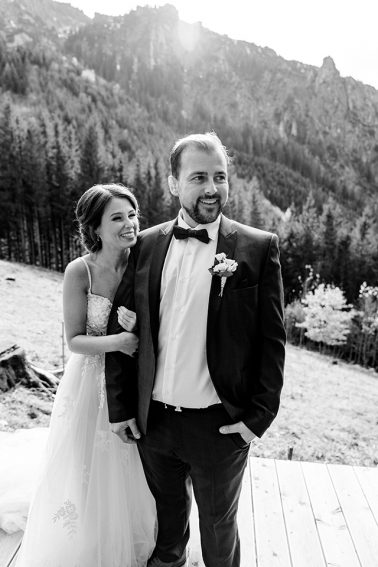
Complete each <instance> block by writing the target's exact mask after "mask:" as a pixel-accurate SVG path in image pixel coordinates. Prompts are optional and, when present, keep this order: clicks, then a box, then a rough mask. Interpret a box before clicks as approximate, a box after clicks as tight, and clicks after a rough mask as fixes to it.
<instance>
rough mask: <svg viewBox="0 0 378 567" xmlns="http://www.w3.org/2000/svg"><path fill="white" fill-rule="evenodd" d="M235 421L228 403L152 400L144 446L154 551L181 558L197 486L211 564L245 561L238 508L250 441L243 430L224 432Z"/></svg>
mask: <svg viewBox="0 0 378 567" xmlns="http://www.w3.org/2000/svg"><path fill="white" fill-rule="evenodd" d="M230 423H232V421H231V419H230V417H229V415H228V414H227V412H226V410H225V409H224V407H223V405H222V404H215V405H213V406H210V407H209V408H204V409H186V408H182V411H175V408H174V407H173V406H165V404H163V403H161V402H155V401H152V402H151V407H150V413H149V418H148V429H147V435H146V436H144V437H143V438H142V439H141V440H140V441H138V447H139V452H140V455H141V459H142V463H143V466H144V470H145V474H146V478H147V482H148V484H149V487H150V490H151V492H152V494H153V495H154V497H155V500H156V507H157V517H158V535H157V542H156V548H155V552H154V554H156V555H157V556H158V557H159V559H161V560H162V561H166V562H171V561H176V560H177V559H179V558H180V557H181V556H182V554H183V552H184V550H185V547H186V545H187V543H188V540H189V517H190V508H191V497H192V487H193V492H194V496H195V499H196V502H197V506H198V511H199V526H200V534H201V547H202V556H203V560H204V563H205V565H206V567H239V565H240V541H239V535H238V528H237V523H236V514H237V507H238V500H239V496H240V491H241V485H242V479H243V474H244V470H245V467H246V464H247V457H248V450H249V445H248V444H247V443H245V442H244V440H243V438H242V437H241V436H240V435H239V434H238V433H232V434H229V435H223V434H221V433H219V428H220V427H221V426H222V425H229V424H230Z"/></svg>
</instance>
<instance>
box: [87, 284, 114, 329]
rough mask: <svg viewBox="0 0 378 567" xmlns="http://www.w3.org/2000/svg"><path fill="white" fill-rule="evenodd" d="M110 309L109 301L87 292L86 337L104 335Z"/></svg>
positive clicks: (110, 303)
mask: <svg viewBox="0 0 378 567" xmlns="http://www.w3.org/2000/svg"><path fill="white" fill-rule="evenodd" d="M111 308H112V302H111V301H110V299H108V298H107V297H103V296H102V295H96V294H95V293H92V292H91V291H88V303H87V335H92V336H98V335H106V328H107V325H108V319H109V315H110V310H111Z"/></svg>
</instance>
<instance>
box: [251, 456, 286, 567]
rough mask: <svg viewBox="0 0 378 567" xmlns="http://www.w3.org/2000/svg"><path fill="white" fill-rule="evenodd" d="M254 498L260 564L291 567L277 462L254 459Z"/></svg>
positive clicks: (252, 468) (261, 566)
mask: <svg viewBox="0 0 378 567" xmlns="http://www.w3.org/2000/svg"><path fill="white" fill-rule="evenodd" d="M251 477H252V499H253V510H254V519H255V537H256V555H257V564H258V566H259V567H276V566H277V567H291V561H290V554H289V548H288V542H287V534H286V527H285V522H284V517H283V512H282V505H281V496H280V491H279V484H278V478H277V472H276V466H275V462H274V461H273V460H271V459H262V458H252V459H251Z"/></svg>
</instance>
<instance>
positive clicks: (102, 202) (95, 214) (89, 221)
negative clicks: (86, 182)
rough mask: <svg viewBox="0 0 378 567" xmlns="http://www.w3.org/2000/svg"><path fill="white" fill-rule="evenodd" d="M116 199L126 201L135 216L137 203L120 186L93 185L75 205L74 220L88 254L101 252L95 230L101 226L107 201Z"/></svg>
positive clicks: (100, 243) (128, 192)
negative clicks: (132, 208) (77, 224)
mask: <svg viewBox="0 0 378 567" xmlns="http://www.w3.org/2000/svg"><path fill="white" fill-rule="evenodd" d="M113 197H116V198H118V199H128V201H129V202H130V203H131V205H132V207H134V209H135V211H136V213H137V214H139V207H138V201H137V200H136V198H135V197H134V195H133V194H132V192H131V191H130V189H128V188H127V187H125V186H124V185H121V184H116V183H110V184H108V185H94V186H93V187H91V188H90V189H87V191H85V193H83V195H82V196H81V197H80V199H79V201H78V203H77V205H76V211H75V214H76V219H77V221H78V223H79V233H80V239H81V242H82V244H83V246H85V248H86V249H87V250H88V252H98V251H99V250H101V247H102V242H101V239H99V238H98V237H97V234H96V229H97V228H98V227H99V226H100V224H101V219H102V215H103V214H104V210H105V207H106V205H107V204H108V203H109V201H110V200H111V199H112V198H113Z"/></svg>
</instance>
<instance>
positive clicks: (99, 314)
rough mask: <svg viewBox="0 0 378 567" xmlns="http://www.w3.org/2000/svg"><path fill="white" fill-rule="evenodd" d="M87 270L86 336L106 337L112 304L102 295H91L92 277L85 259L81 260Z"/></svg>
mask: <svg viewBox="0 0 378 567" xmlns="http://www.w3.org/2000/svg"><path fill="white" fill-rule="evenodd" d="M81 260H82V261H83V262H84V265H85V267H86V268H87V273H88V280H89V289H88V294H87V298H88V299H87V327H86V330H87V335H92V336H99V335H106V328H107V326H108V319H109V315H110V311H111V308H112V302H111V301H110V299H108V298H107V297H104V296H103V295H97V294H96V293H92V276H91V271H90V269H89V266H88V264H87V262H86V260H85V258H81Z"/></svg>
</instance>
